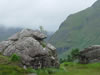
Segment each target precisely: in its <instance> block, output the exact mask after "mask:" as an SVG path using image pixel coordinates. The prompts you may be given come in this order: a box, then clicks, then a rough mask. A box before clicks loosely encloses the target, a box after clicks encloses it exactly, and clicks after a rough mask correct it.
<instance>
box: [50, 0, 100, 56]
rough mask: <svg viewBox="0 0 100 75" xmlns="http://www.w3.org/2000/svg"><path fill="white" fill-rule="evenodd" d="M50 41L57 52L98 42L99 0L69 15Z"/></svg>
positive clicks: (99, 31) (99, 23)
mask: <svg viewBox="0 0 100 75" xmlns="http://www.w3.org/2000/svg"><path fill="white" fill-rule="evenodd" d="M50 42H51V43H52V44H53V45H55V46H56V47H57V49H58V53H59V54H62V53H65V51H66V50H70V49H72V48H80V49H83V48H85V47H88V46H89V45H94V44H100V0H98V1H97V2H95V3H94V4H93V5H92V6H91V7H89V8H87V9H86V10H83V11H81V12H78V13H76V14H72V15H70V16H69V17H68V18H67V19H66V20H65V21H64V22H63V23H62V24H61V26H60V27H59V30H58V31H57V32H56V33H55V34H54V35H53V36H52V37H51V39H50ZM65 54H66V53H65Z"/></svg>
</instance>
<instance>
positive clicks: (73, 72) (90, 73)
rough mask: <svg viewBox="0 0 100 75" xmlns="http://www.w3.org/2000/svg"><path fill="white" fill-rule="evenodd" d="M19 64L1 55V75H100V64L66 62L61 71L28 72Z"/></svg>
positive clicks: (42, 70)
mask: <svg viewBox="0 0 100 75" xmlns="http://www.w3.org/2000/svg"><path fill="white" fill-rule="evenodd" d="M18 64H20V63H19V62H12V61H11V58H8V57H6V56H2V55H0V75H28V74H29V73H36V74H37V75H100V63H94V64H86V65H84V64H77V63H68V62H65V63H63V64H61V65H60V68H59V69H55V68H47V69H39V70H34V69H32V68H28V69H27V70H25V69H23V68H21V67H19V66H18Z"/></svg>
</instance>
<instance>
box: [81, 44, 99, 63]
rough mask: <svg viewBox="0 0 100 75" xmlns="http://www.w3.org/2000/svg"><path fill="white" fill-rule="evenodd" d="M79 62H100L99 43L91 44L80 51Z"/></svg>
mask: <svg viewBox="0 0 100 75" xmlns="http://www.w3.org/2000/svg"><path fill="white" fill-rule="evenodd" d="M79 57H80V63H83V64H87V63H93V62H100V45H93V46H90V47H88V48H85V49H84V50H83V51H81V52H80V56H79Z"/></svg>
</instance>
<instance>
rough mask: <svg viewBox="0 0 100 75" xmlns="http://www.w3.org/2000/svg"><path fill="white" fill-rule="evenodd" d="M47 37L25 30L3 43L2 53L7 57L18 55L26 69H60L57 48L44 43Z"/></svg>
mask: <svg viewBox="0 0 100 75" xmlns="http://www.w3.org/2000/svg"><path fill="white" fill-rule="evenodd" d="M46 37H47V36H46V35H45V34H43V33H41V32H40V31H38V30H31V29H23V30H22V31H21V32H18V33H16V34H15V35H13V36H11V37H10V38H8V40H6V41H2V42H1V43H0V52H1V53H2V54H3V55H5V56H11V55H12V54H14V53H16V54H18V55H19V56H20V57H21V63H22V65H23V66H26V67H33V68H34V69H38V68H45V67H59V62H58V59H57V54H56V48H55V47H54V46H52V45H51V44H49V43H45V42H44V41H43V40H44V39H45V38H46ZM44 45H45V46H44Z"/></svg>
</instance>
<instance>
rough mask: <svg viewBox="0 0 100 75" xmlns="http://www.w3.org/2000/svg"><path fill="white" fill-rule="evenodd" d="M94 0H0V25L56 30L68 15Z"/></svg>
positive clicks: (89, 4) (86, 6)
mask: <svg viewBox="0 0 100 75" xmlns="http://www.w3.org/2000/svg"><path fill="white" fill-rule="evenodd" d="M95 1H96V0H0V25H3V26H6V27H25V28H33V29H37V28H39V26H43V27H44V28H45V29H46V30H48V31H56V30H57V29H58V27H59V25H60V24H61V22H63V21H64V20H65V19H66V18H67V16H68V15H70V14H73V13H76V12H78V11H81V10H84V9H86V8H88V7H90V6H91V5H92V4H93V3H94V2H95Z"/></svg>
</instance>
